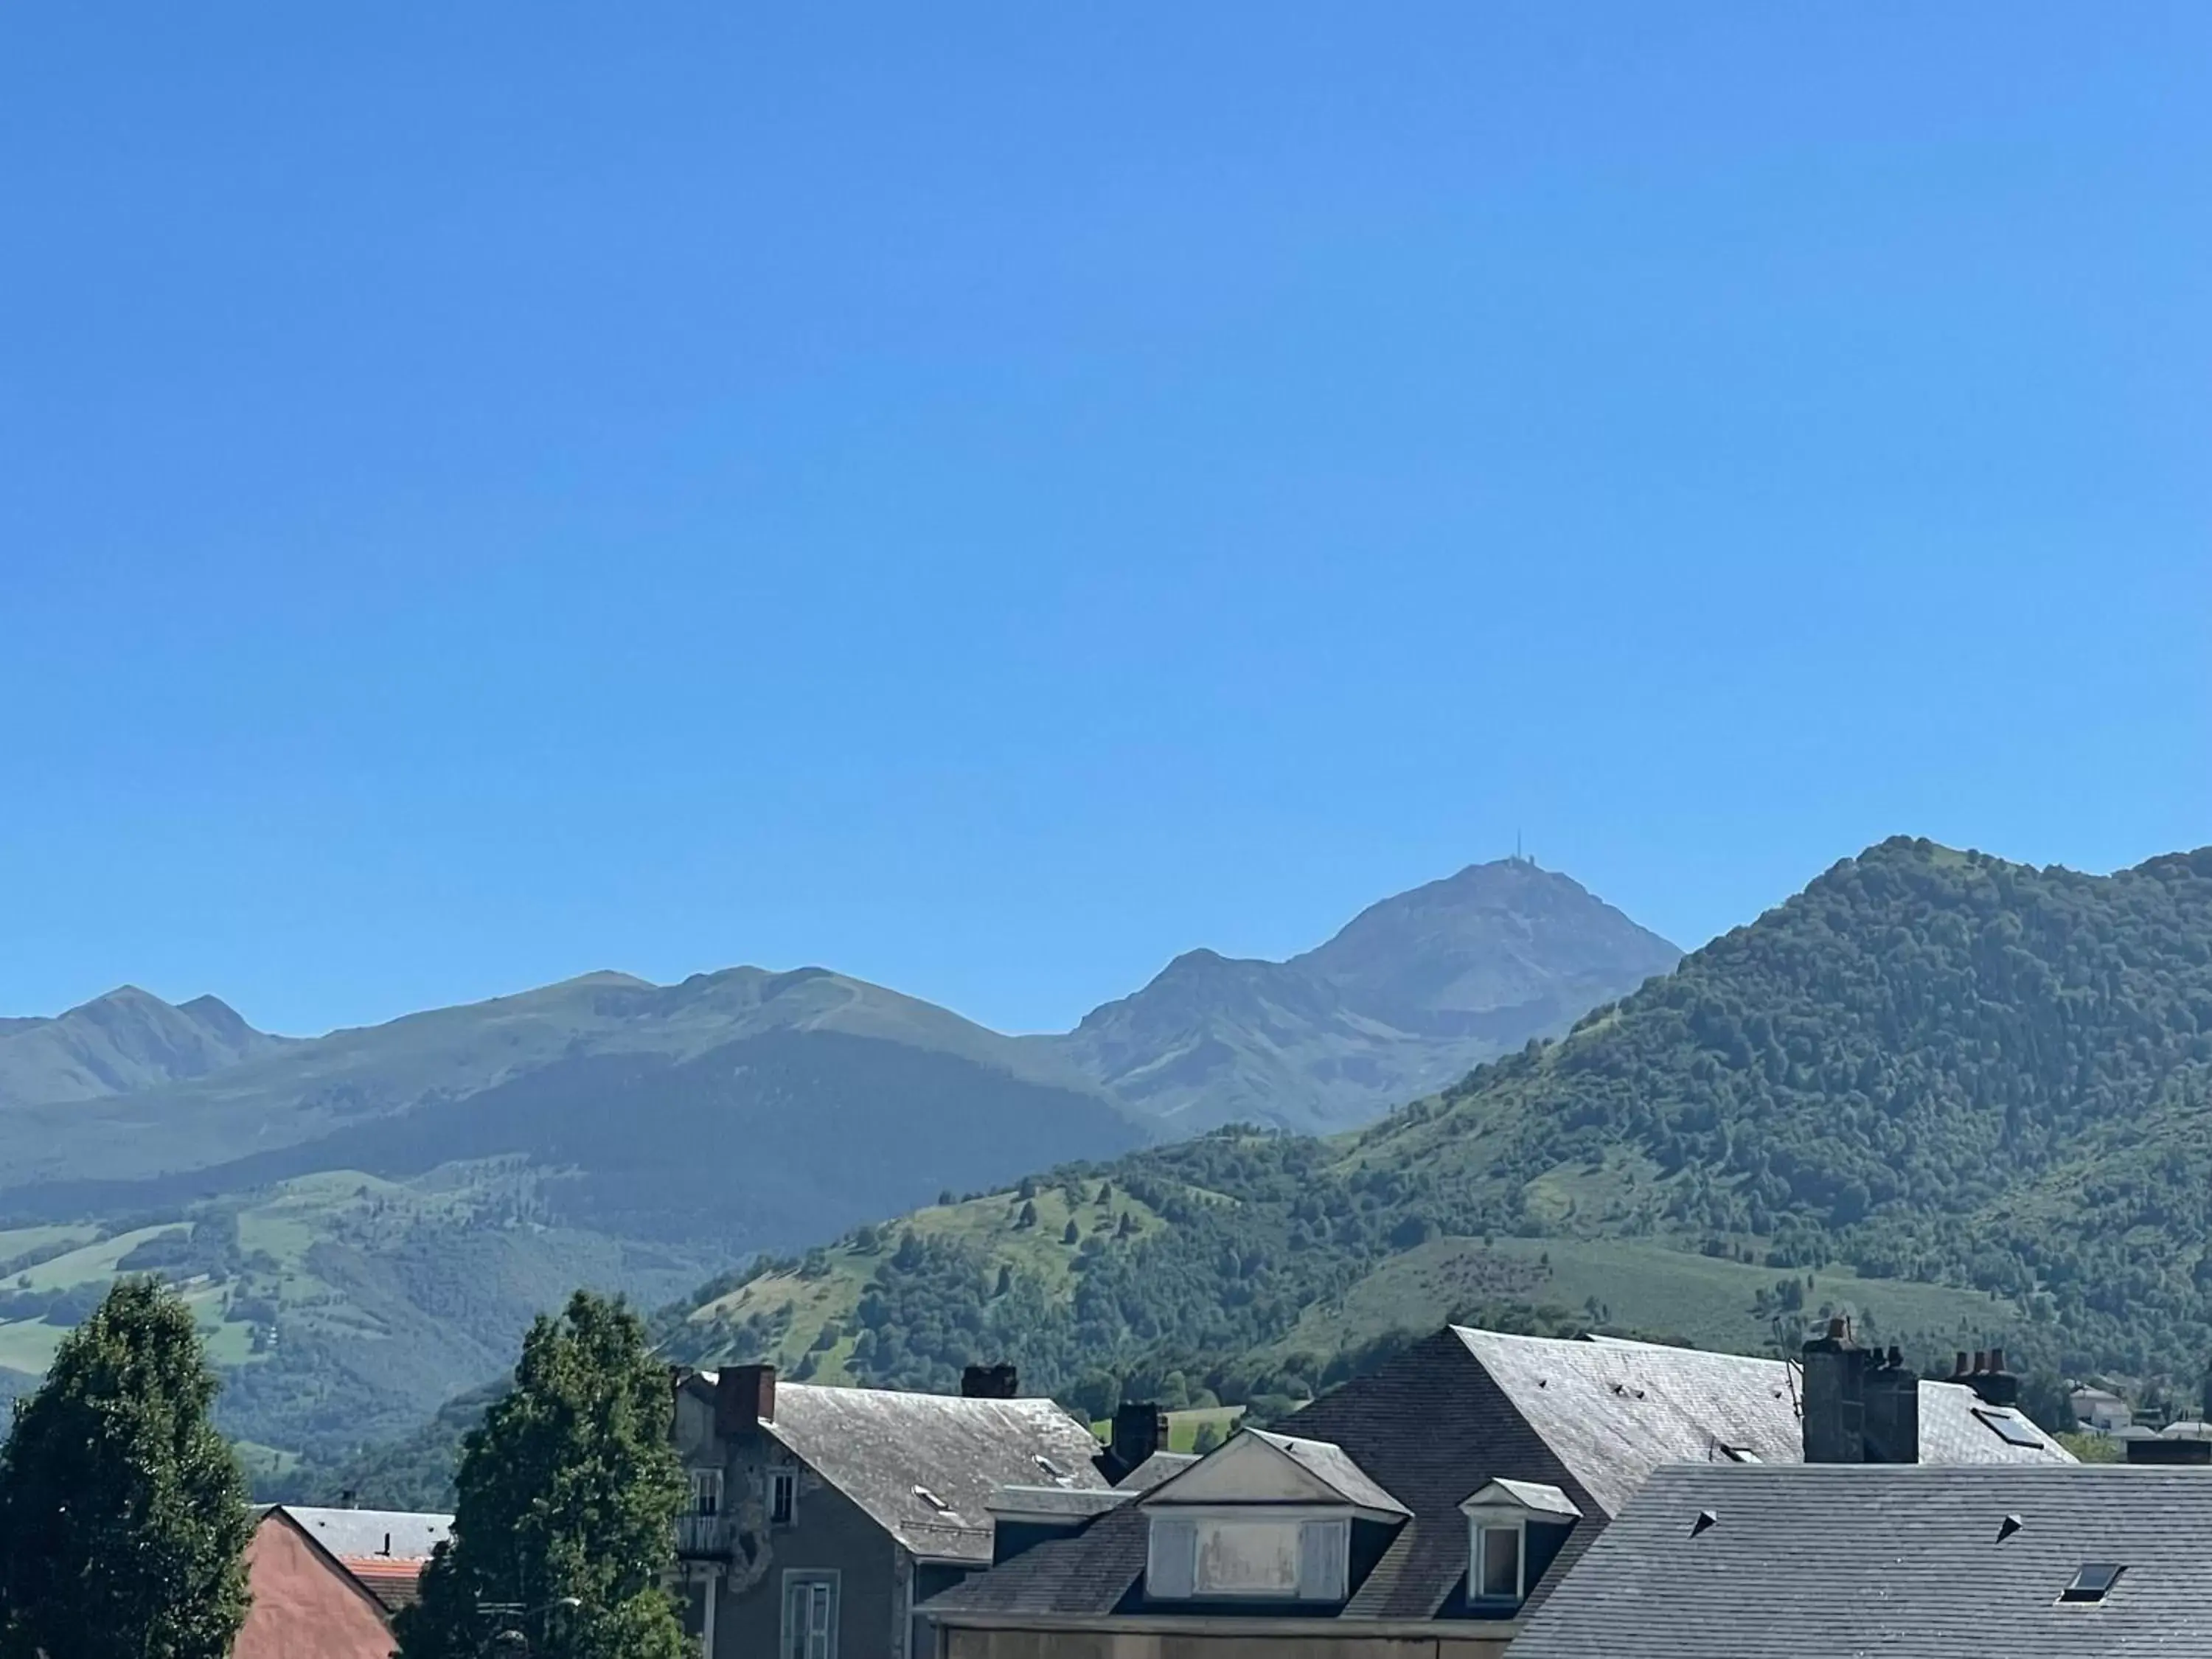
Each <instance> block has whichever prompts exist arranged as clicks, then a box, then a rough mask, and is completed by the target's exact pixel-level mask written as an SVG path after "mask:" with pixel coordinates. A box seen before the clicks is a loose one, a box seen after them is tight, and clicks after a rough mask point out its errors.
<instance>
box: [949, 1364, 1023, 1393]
mask: <svg viewBox="0 0 2212 1659" xmlns="http://www.w3.org/2000/svg"><path fill="white" fill-rule="evenodd" d="M1020 1387H1021V1374H1020V1373H1019V1372H1018V1371H1017V1370H1015V1369H1014V1368H1013V1367H1012V1365H1010V1364H1004V1363H1001V1364H996V1365H970V1366H969V1367H967V1368H966V1369H965V1370H963V1371H962V1372H961V1373H960V1397H961V1398H962V1399H963V1400H1012V1398H1014V1396H1015V1395H1016V1394H1017V1393H1018V1392H1019V1390H1020Z"/></svg>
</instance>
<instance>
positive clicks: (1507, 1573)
mask: <svg viewBox="0 0 2212 1659" xmlns="http://www.w3.org/2000/svg"><path fill="white" fill-rule="evenodd" d="M1474 1556H1475V1560H1474V1572H1475V1579H1474V1593H1475V1595H1476V1596H1477V1598H1478V1599H1480V1600H1481V1601H1519V1600H1520V1599H1521V1528H1520V1526H1519V1525H1518V1523H1516V1524H1515V1525H1512V1526H1510V1527H1480V1528H1477V1529H1476V1531H1475V1544H1474Z"/></svg>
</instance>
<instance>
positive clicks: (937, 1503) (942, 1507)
mask: <svg viewBox="0 0 2212 1659" xmlns="http://www.w3.org/2000/svg"><path fill="white" fill-rule="evenodd" d="M914 1495H915V1497H916V1498H920V1499H921V1501H922V1502H923V1503H925V1504H928V1505H929V1507H930V1508H932V1509H933V1510H936V1511H937V1512H938V1513H939V1515H943V1514H944V1513H945V1511H946V1510H950V1509H951V1507H952V1505H951V1504H948V1503H946V1502H945V1500H944V1499H943V1498H939V1496H938V1495H937V1494H936V1493H935V1492H932V1491H930V1489H929V1488H928V1487H927V1486H916V1487H915V1489H914Z"/></svg>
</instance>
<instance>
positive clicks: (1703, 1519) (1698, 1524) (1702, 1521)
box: [1690, 1510, 1721, 1538]
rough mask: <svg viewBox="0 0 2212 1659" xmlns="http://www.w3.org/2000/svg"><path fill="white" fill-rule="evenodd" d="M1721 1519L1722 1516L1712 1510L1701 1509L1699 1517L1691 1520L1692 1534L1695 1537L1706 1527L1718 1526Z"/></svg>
mask: <svg viewBox="0 0 2212 1659" xmlns="http://www.w3.org/2000/svg"><path fill="white" fill-rule="evenodd" d="M1720 1520H1721V1518H1720V1516H1717V1515H1715V1514H1714V1513H1713V1512H1712V1511H1711V1510H1699V1511H1698V1518H1697V1519H1696V1520H1694V1521H1692V1522H1690V1536H1691V1537H1692V1538H1695V1537H1696V1536H1697V1535H1698V1534H1699V1533H1701V1532H1703V1531H1705V1528H1708V1527H1717V1526H1718V1525H1719V1524H1720Z"/></svg>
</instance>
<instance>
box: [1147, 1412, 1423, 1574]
mask: <svg viewBox="0 0 2212 1659" xmlns="http://www.w3.org/2000/svg"><path fill="white" fill-rule="evenodd" d="M1139 1503H1140V1504H1142V1506H1143V1507H1144V1508H1145V1509H1146V1510H1148V1511H1150V1515H1151V1545H1150V1548H1149V1551H1148V1553H1147V1555H1146V1568H1145V1595H1146V1599H1147V1600H1150V1601H1241V1602H1249V1603H1264V1602H1278V1603H1279V1602H1292V1601H1307V1602H1311V1601H1343V1600H1344V1599H1345V1598H1346V1596H1347V1595H1350V1594H1351V1589H1352V1583H1351V1580H1352V1532H1353V1528H1355V1527H1357V1526H1362V1525H1366V1526H1373V1527H1376V1528H1382V1527H1395V1526H1396V1525H1398V1524H1399V1523H1400V1522H1403V1521H1404V1520H1405V1519H1406V1518H1407V1510H1406V1509H1405V1507H1404V1506H1403V1505H1402V1504H1400V1503H1399V1502H1398V1500H1397V1499H1396V1498H1393V1497H1391V1496H1390V1494H1389V1492H1384V1491H1383V1489H1382V1487H1380V1486H1376V1484H1375V1482H1374V1481H1373V1480H1370V1479H1369V1478H1368V1477H1367V1475H1366V1474H1364V1473H1363V1472H1362V1471H1361V1470H1360V1468H1359V1467H1358V1465H1357V1464H1356V1463H1354V1462H1352V1459H1351V1458H1349V1457H1348V1456H1346V1455H1345V1453H1344V1451H1343V1449H1341V1448H1340V1447H1337V1446H1334V1445H1331V1444H1329V1443H1327V1442H1324V1441H1318V1440H1298V1439H1294V1438H1292V1437H1290V1436H1287V1435H1277V1434H1267V1433H1263V1432H1261V1431H1257V1430H1255V1431H1249V1432H1247V1433H1243V1434H1240V1435H1238V1436H1237V1437H1236V1438H1235V1439H1233V1440H1231V1441H1230V1442H1229V1443H1228V1444H1227V1445H1225V1446H1223V1447H1222V1448H1220V1449H1218V1451H1215V1452H1212V1453H1211V1454H1209V1455H1207V1456H1206V1457H1205V1458H1203V1459H1201V1460H1200V1462H1197V1463H1195V1464H1194V1465H1192V1466H1191V1467H1190V1468H1187V1469H1185V1470H1184V1471H1182V1474H1177V1475H1176V1476H1174V1477H1173V1478H1172V1479H1170V1480H1167V1481H1164V1482H1163V1483H1162V1484H1161V1485H1160V1486H1157V1487H1155V1488H1153V1490H1152V1492H1149V1493H1148V1494H1146V1496H1145V1497H1144V1498H1141V1499H1139Z"/></svg>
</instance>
